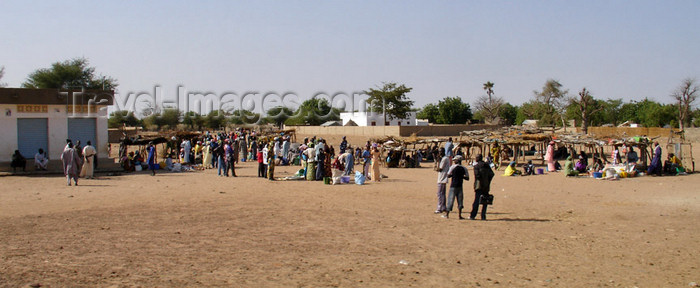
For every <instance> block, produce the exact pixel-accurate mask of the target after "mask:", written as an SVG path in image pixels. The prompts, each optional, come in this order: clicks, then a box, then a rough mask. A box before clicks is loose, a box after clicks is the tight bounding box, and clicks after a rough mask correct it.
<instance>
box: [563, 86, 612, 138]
mask: <svg viewBox="0 0 700 288" xmlns="http://www.w3.org/2000/svg"><path fill="white" fill-rule="evenodd" d="M571 103H572V104H574V105H576V106H577V107H578V110H579V113H581V114H580V115H581V131H583V133H584V134H588V124H589V123H590V121H591V116H592V115H593V114H595V113H598V111H600V110H603V108H604V107H603V106H601V105H598V103H597V102H596V101H595V99H594V98H593V96H591V93H590V92H589V91H588V90H587V89H586V87H583V89H581V92H578V98H571Z"/></svg>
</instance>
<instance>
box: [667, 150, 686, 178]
mask: <svg viewBox="0 0 700 288" xmlns="http://www.w3.org/2000/svg"><path fill="white" fill-rule="evenodd" d="M682 169H683V163H681V159H678V157H676V155H674V154H673V153H668V159H666V162H665V163H664V172H665V173H666V174H672V175H675V174H678V172H684V171H682Z"/></svg>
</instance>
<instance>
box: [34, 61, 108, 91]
mask: <svg viewBox="0 0 700 288" xmlns="http://www.w3.org/2000/svg"><path fill="white" fill-rule="evenodd" d="M117 85H118V84H117V80H115V79H114V78H112V77H109V76H97V75H95V68H94V67H90V66H89V62H88V60H87V59H85V58H75V59H72V60H66V61H63V62H56V63H53V64H51V68H41V69H38V70H36V71H34V72H32V73H31V74H29V76H28V77H27V80H26V81H25V82H24V83H22V87H24V88H81V87H82V88H85V89H105V90H113V89H114V88H116V87H117Z"/></svg>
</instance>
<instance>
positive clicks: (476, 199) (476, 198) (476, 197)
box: [469, 190, 489, 220]
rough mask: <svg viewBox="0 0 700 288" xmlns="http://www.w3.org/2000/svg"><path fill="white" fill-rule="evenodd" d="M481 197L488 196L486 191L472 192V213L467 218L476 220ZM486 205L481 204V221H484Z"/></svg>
mask: <svg viewBox="0 0 700 288" xmlns="http://www.w3.org/2000/svg"><path fill="white" fill-rule="evenodd" d="M481 195H489V192H488V191H480V190H474V203H472V213H471V214H470V215H469V218H476V214H477V213H478V212H479V199H480V198H481ZM487 206H488V205H486V204H483V205H482V208H481V220H486V207H487Z"/></svg>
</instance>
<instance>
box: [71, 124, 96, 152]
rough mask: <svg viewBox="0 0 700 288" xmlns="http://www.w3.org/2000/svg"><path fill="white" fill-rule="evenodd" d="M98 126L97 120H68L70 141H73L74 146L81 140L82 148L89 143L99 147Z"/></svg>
mask: <svg viewBox="0 0 700 288" xmlns="http://www.w3.org/2000/svg"><path fill="white" fill-rule="evenodd" d="M96 126H97V123H96V119H95V118H68V139H71V140H73V144H75V143H76V142H77V141H78V140H80V146H82V147H85V145H87V141H90V142H91V143H92V146H93V147H97V137H96V135H97V133H96V131H97V130H96Z"/></svg>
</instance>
